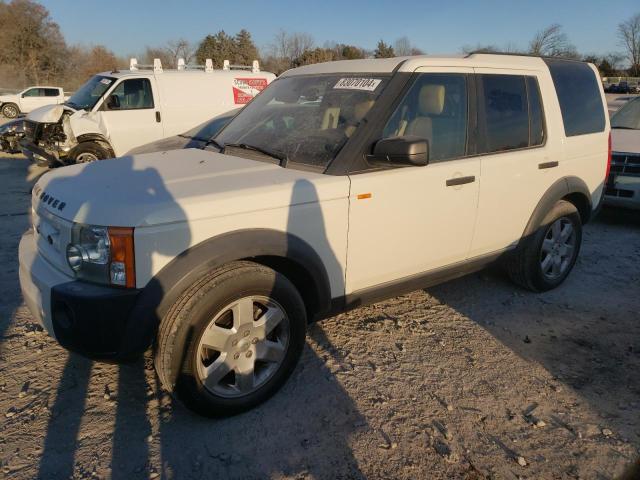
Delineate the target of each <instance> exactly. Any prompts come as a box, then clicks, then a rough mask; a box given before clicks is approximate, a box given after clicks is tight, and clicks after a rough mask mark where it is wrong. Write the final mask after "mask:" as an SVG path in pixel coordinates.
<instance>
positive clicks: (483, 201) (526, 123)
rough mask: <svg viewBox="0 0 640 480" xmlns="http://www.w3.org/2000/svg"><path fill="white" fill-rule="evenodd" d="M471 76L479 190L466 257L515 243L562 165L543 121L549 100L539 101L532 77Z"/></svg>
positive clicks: (557, 140) (548, 122) (552, 127)
mask: <svg viewBox="0 0 640 480" xmlns="http://www.w3.org/2000/svg"><path fill="white" fill-rule="evenodd" d="M475 72H476V80H477V84H478V96H477V98H478V152H479V153H480V154H481V157H480V158H481V169H482V184H481V187H480V199H479V203H478V218H477V226H476V229H475V234H474V238H473V243H472V246H471V251H470V256H471V257H478V256H483V255H485V254H491V253H494V252H498V251H500V250H503V249H505V248H507V247H509V246H511V245H514V244H515V243H516V242H518V241H519V239H520V237H521V236H522V232H523V231H524V229H525V227H526V225H527V222H528V221H529V218H530V217H531V214H532V212H533V211H534V209H535V207H536V205H537V204H538V202H539V201H540V199H541V198H542V196H543V195H544V193H545V192H546V191H547V189H548V188H549V187H550V186H551V185H552V184H553V183H554V182H555V181H556V180H557V179H558V178H559V169H560V168H559V167H560V165H561V163H562V145H561V143H562V137H561V135H558V133H557V132H558V127H560V125H557V124H556V123H555V122H556V121H557V120H554V118H557V116H548V115H545V112H548V111H553V110H554V108H555V109H557V106H555V105H553V104H550V103H548V102H546V101H544V102H543V98H545V99H546V98H552V97H549V96H548V95H546V96H544V97H543V95H542V93H541V82H540V79H539V77H538V75H537V74H536V73H535V72H531V71H516V70H495V69H490V68H476V69H475ZM546 93H547V94H548V93H549V92H548V91H547V92H546ZM547 132H554V134H548V133H547Z"/></svg>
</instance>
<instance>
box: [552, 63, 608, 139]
mask: <svg viewBox="0 0 640 480" xmlns="http://www.w3.org/2000/svg"><path fill="white" fill-rule="evenodd" d="M545 62H546V64H547V65H548V67H549V70H550V72H551V78H552V79H553V84H554V86H555V88H556V94H557V95H558V101H559V102H560V110H561V111H562V121H563V123H564V132H565V135H566V136H567V137H574V136H576V135H586V134H589V133H597V132H603V131H604V128H605V116H604V106H603V104H602V97H601V96H600V88H599V83H598V79H597V78H596V75H595V73H594V71H593V70H592V69H591V67H589V65H587V64H586V63H580V62H572V61H567V60H555V59H545Z"/></svg>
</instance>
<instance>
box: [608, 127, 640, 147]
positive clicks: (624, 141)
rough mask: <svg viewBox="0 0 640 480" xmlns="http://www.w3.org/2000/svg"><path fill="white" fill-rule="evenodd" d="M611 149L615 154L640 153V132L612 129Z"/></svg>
mask: <svg viewBox="0 0 640 480" xmlns="http://www.w3.org/2000/svg"><path fill="white" fill-rule="evenodd" d="M611 149H612V150H613V151H614V152H625V153H640V130H627V129H624V128H612V129H611Z"/></svg>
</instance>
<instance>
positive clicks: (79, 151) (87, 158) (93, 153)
mask: <svg viewBox="0 0 640 480" xmlns="http://www.w3.org/2000/svg"><path fill="white" fill-rule="evenodd" d="M105 158H111V154H110V153H109V152H107V150H105V149H104V148H103V147H101V146H100V145H98V144H97V143H93V142H82V143H80V144H78V146H76V147H75V148H74V149H73V151H72V152H71V154H70V155H69V159H70V160H72V161H73V163H90V162H96V161H98V160H104V159H105Z"/></svg>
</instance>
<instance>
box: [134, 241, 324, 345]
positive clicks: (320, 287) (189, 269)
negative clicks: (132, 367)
mask: <svg viewBox="0 0 640 480" xmlns="http://www.w3.org/2000/svg"><path fill="white" fill-rule="evenodd" d="M264 258H280V259H285V260H287V261H289V262H294V263H295V264H296V265H297V266H298V267H300V268H302V269H304V271H305V272H306V273H307V275H306V276H305V277H306V280H307V281H308V282H310V283H311V285H309V288H310V289H311V295H315V298H316V299H317V309H318V310H319V311H320V312H322V313H324V312H326V311H329V309H330V307H331V288H330V283H329V276H328V274H327V271H326V268H325V266H324V264H323V262H322V259H321V258H320V256H319V255H318V253H317V252H316V251H315V250H314V249H313V247H311V245H309V244H308V243H307V242H306V241H304V240H302V239H301V238H300V237H297V236H295V235H293V234H290V233H287V232H281V231H276V230H270V229H247V230H239V231H235V232H231V233H225V234H222V235H219V236H216V237H213V238H210V239H208V240H205V241H204V242H202V243H200V244H198V245H195V246H193V247H190V248H189V249H187V250H185V251H184V252H182V253H181V254H179V255H178V256H177V257H175V258H174V259H173V260H172V261H171V262H169V264H168V265H166V266H165V267H163V268H162V270H160V272H158V273H157V274H156V275H155V276H154V277H153V278H152V279H151V280H150V281H149V282H148V283H147V285H146V286H145V287H144V288H143V289H142V290H141V291H140V295H139V297H138V299H137V301H136V305H135V306H134V308H133V309H132V311H131V313H130V314H129V319H128V322H127V327H126V331H125V335H124V336H123V345H122V348H121V352H122V353H123V354H124V355H126V356H128V355H129V354H131V353H140V352H144V351H145V350H146V349H147V348H148V347H149V346H150V345H151V344H152V343H153V340H154V338H155V335H156V332H157V329H158V327H159V325H160V322H161V321H162V318H163V317H164V316H165V314H166V313H167V311H168V310H169V308H170V307H171V306H172V305H173V304H174V303H175V302H176V300H177V299H178V298H179V296H180V295H181V294H182V293H183V292H184V291H185V290H186V289H187V288H188V287H189V286H190V285H192V284H193V283H194V282H195V281H196V280H197V279H198V278H200V277H201V276H203V275H204V274H206V273H207V272H209V271H211V270H212V269H215V268H218V267H220V266H222V265H225V264H227V263H229V262H233V261H237V260H249V261H251V260H253V261H256V262H257V263H262V264H266V265H269V263H268V262H265V261H263V259H264ZM301 293H302V292H301ZM303 296H304V294H303Z"/></svg>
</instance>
